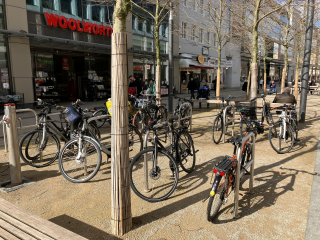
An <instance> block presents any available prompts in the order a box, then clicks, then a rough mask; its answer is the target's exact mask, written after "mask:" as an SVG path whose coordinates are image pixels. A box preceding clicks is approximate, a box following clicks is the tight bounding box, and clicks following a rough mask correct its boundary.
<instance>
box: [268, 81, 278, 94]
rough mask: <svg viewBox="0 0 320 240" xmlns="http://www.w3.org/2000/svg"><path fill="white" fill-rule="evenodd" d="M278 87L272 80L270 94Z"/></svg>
mask: <svg viewBox="0 0 320 240" xmlns="http://www.w3.org/2000/svg"><path fill="white" fill-rule="evenodd" d="M276 87H277V85H276V83H275V82H274V81H272V82H271V84H270V89H269V94H272V93H274V92H275V91H276Z"/></svg>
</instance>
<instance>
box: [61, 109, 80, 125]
mask: <svg viewBox="0 0 320 240" xmlns="http://www.w3.org/2000/svg"><path fill="white" fill-rule="evenodd" d="M63 114H64V115H65V116H66V119H67V121H68V122H70V123H72V124H76V123H77V122H79V120H80V119H81V116H80V114H79V113H78V112H77V110H76V109H75V108H73V107H68V108H67V109H66V110H64V111H63Z"/></svg>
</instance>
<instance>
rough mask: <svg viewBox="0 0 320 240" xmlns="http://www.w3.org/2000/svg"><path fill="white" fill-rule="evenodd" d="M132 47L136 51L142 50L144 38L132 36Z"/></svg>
mask: <svg viewBox="0 0 320 240" xmlns="http://www.w3.org/2000/svg"><path fill="white" fill-rule="evenodd" d="M132 39H133V42H132V47H133V48H134V49H137V50H144V37H141V36H137V35H133V36H132Z"/></svg>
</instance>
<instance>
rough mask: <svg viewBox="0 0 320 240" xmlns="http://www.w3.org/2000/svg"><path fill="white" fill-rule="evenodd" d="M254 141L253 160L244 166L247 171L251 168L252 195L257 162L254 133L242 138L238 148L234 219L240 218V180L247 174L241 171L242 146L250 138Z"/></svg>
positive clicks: (250, 190)
mask: <svg viewBox="0 0 320 240" xmlns="http://www.w3.org/2000/svg"><path fill="white" fill-rule="evenodd" d="M251 137H252V139H253V141H252V152H251V160H250V161H249V162H248V163H247V164H246V165H245V166H244V168H245V169H246V170H247V169H248V168H249V167H250V182H249V193H252V188H253V176H254V160H255V142H256V140H255V136H254V133H252V132H250V133H249V134H248V135H246V136H245V137H244V138H242V142H241V144H240V145H239V146H238V153H237V161H238V163H237V171H236V184H235V190H234V210H233V217H234V218H239V217H240V216H239V214H238V204H239V186H240V179H241V177H242V176H243V175H244V174H245V173H246V171H245V170H244V169H242V171H240V167H241V166H240V165H241V156H242V154H241V153H242V146H243V144H244V143H245V141H246V140H248V139H249V138H251Z"/></svg>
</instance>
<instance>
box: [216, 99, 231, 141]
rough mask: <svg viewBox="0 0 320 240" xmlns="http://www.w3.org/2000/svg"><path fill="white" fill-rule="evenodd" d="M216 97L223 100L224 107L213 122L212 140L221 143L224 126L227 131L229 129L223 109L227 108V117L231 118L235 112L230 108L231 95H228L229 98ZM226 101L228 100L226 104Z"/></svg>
mask: <svg viewBox="0 0 320 240" xmlns="http://www.w3.org/2000/svg"><path fill="white" fill-rule="evenodd" d="M216 98H220V99H221V101H222V107H221V109H220V111H219V112H218V114H217V116H216V118H215V119H214V121H213V124H212V140H213V142H214V143H215V144H219V143H220V141H221V138H222V134H223V128H224V127H225V129H226V131H227V129H228V124H226V126H224V121H223V111H224V109H225V108H227V115H226V119H230V118H233V114H232V113H231V108H230V106H231V105H230V101H231V98H232V97H231V96H229V97H227V98H223V97H216ZM224 101H226V105H224Z"/></svg>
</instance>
